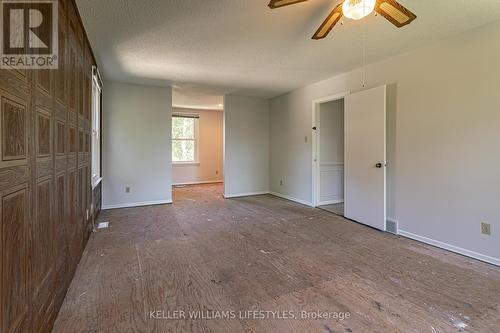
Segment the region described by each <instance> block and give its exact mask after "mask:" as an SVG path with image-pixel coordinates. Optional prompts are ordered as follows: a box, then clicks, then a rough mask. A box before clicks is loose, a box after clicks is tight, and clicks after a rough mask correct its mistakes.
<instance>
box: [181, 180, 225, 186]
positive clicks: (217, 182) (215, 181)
mask: <svg viewBox="0 0 500 333" xmlns="http://www.w3.org/2000/svg"><path fill="white" fill-rule="evenodd" d="M223 182H224V181H222V180H208V181H203V182H188V183H174V184H172V186H179V185H201V184H219V183H223Z"/></svg>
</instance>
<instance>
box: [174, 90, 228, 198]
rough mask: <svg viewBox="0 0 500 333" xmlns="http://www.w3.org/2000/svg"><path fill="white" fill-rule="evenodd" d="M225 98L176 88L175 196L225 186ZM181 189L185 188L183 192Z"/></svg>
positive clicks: (209, 190)
mask: <svg viewBox="0 0 500 333" xmlns="http://www.w3.org/2000/svg"><path fill="white" fill-rule="evenodd" d="M223 118H224V105H223V97H222V96H219V95H212V94H207V93H202V92H193V91H187V90H180V89H174V90H173V94H172V143H171V144H172V185H173V199H174V202H175V201H178V200H176V199H179V197H180V196H179V194H180V193H181V192H182V191H192V190H196V189H192V187H204V188H200V189H198V190H199V191H198V192H199V193H200V195H201V194H203V193H206V194H210V193H212V192H213V191H214V188H215V189H218V188H219V187H220V188H222V183H223V179H224V170H223V124H224V123H223ZM180 189H183V190H182V191H180Z"/></svg>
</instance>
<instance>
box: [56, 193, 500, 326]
mask: <svg viewBox="0 0 500 333" xmlns="http://www.w3.org/2000/svg"><path fill="white" fill-rule="evenodd" d="M221 190H222V188H221V186H220V185H207V186H197V187H184V188H179V189H176V190H175V193H174V202H175V203H174V204H173V205H163V206H153V207H142V208H130V209H119V210H112V211H105V212H103V214H102V215H101V217H100V219H101V220H103V221H104V220H105V221H110V223H111V227H110V228H109V229H106V230H100V231H98V232H97V233H95V234H93V235H92V237H91V239H90V241H89V243H88V245H87V248H86V251H85V253H84V255H83V258H82V260H81V262H80V265H79V267H78V271H77V273H76V276H75V278H74V280H73V282H72V284H71V288H70V290H69V292H68V294H67V297H66V299H65V301H64V304H63V307H62V309H61V311H60V313H59V316H58V319H57V321H56V324H55V327H54V332H61V333H77V332H78V333H84V332H113V333H116V332H384V333H386V332H405V333H406V332H458V331H460V330H461V331H464V332H499V331H500V330H499V329H500V269H499V268H497V267H494V266H491V265H488V264H485V263H482V262H479V261H475V260H472V259H468V258H465V257H462V256H459V255H456V254H452V253H450V252H446V251H443V250H439V249H436V248H433V247H430V246H426V245H423V244H420V243H418V242H414V241H411V240H408V239H405V238H399V237H397V236H394V235H390V234H385V233H382V232H378V231H375V230H373V229H370V228H367V227H364V226H362V225H358V224H356V223H353V222H349V221H347V220H345V219H343V218H341V217H339V216H337V215H334V214H331V213H328V212H325V211H322V210H319V209H311V208H307V207H305V206H301V205H298V204H295V203H292V202H289V201H286V200H283V199H279V198H276V197H272V196H267V195H266V196H258V197H248V198H240V199H231V200H224V199H222V197H221ZM174 310H184V311H188V310H194V311H196V310H204V311H213V312H211V313H212V314H213V315H216V314H217V311H230V310H234V311H238V310H274V311H294V314H296V315H297V316H298V317H300V314H301V313H300V311H302V310H305V311H317V310H319V311H326V312H330V313H333V316H335V312H349V313H350V314H351V317H350V318H347V319H344V320H337V319H327V320H325V319H323V320H302V319H295V320H294V319H288V320H285V319H274V320H272V319H267V320H257V319H243V320H220V319H212V320H210V319H204V320H195V319H191V320H184V319H180V320H174V319H154V318H151V317H150V311H164V313H163V314H164V316H167V315H169V313H168V312H167V311H174ZM219 314H221V313H220V312H219ZM236 314H237V315H238V316H239V314H238V313H236ZM170 315H173V312H171V313H170ZM188 315H189V313H187V314H186V316H188ZM288 315H290V314H288Z"/></svg>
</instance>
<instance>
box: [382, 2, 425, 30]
mask: <svg viewBox="0 0 500 333" xmlns="http://www.w3.org/2000/svg"><path fill="white" fill-rule="evenodd" d="M375 10H376V11H377V13H379V14H380V15H382V16H383V17H385V18H386V19H387V20H388V21H389V22H391V23H392V24H394V25H395V26H396V27H398V28H401V27H404V26H405V25H408V24H410V23H411V22H413V20H415V19H416V18H417V15H415V14H413V13H412V12H411V11H410V10H408V9H407V8H405V7H404V6H403V5H401V4H400V3H398V2H397V1H396V0H377V4H376V6H375Z"/></svg>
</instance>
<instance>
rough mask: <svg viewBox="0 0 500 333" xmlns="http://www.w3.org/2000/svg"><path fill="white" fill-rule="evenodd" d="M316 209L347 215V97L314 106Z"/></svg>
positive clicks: (338, 97)
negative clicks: (345, 192)
mask: <svg viewBox="0 0 500 333" xmlns="http://www.w3.org/2000/svg"><path fill="white" fill-rule="evenodd" d="M314 110H315V117H314V118H315V124H314V127H315V131H316V134H315V138H316V142H315V143H316V157H315V169H316V170H315V171H316V172H315V173H316V200H315V206H317V207H318V208H321V209H324V210H327V211H329V212H331V213H334V214H337V215H341V216H344V96H343V95H342V96H334V97H331V99H325V100H323V101H318V102H316V103H315V108H314Z"/></svg>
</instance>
